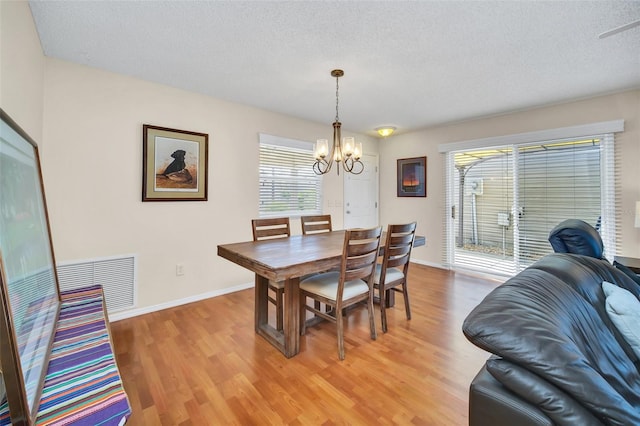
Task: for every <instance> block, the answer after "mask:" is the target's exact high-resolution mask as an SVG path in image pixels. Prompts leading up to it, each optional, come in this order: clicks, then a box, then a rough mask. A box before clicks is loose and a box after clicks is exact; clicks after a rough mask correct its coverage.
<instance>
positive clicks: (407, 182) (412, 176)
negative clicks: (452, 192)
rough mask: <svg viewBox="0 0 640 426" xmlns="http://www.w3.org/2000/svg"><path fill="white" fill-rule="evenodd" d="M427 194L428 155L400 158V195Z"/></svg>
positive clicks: (414, 195) (418, 195)
mask: <svg viewBox="0 0 640 426" xmlns="http://www.w3.org/2000/svg"><path fill="white" fill-rule="evenodd" d="M426 196H427V157H415V158H401V159H399V160H398V197H426Z"/></svg>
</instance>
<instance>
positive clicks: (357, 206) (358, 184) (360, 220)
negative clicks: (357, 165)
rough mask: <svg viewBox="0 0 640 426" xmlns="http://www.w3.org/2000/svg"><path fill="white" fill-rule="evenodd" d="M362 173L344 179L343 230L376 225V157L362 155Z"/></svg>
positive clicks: (349, 175) (348, 174)
mask: <svg viewBox="0 0 640 426" xmlns="http://www.w3.org/2000/svg"><path fill="white" fill-rule="evenodd" d="M360 161H362V162H363V163H364V171H363V172H362V173H360V174H359V175H354V174H351V173H347V174H346V175H345V178H344V228H345V229H348V228H371V227H374V226H377V225H378V156H377V155H370V154H369V155H367V154H365V155H363V156H362V158H361V160H360Z"/></svg>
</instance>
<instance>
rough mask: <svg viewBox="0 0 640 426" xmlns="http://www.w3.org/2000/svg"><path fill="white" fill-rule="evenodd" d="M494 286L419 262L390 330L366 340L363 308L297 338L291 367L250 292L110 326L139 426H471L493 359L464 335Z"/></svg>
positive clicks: (394, 311)
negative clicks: (341, 338) (260, 323)
mask: <svg viewBox="0 0 640 426" xmlns="http://www.w3.org/2000/svg"><path fill="white" fill-rule="evenodd" d="M497 284H498V283H497V282H492V281H486V280H483V279H480V278H477V277H472V276H469V275H464V274H460V273H457V274H456V273H454V272H450V271H445V270H441V269H436V268H431V267H426V266H422V265H417V264H412V265H411V267H410V272H409V285H410V289H409V292H410V297H411V299H410V302H411V311H412V319H411V320H410V321H407V319H406V318H405V313H404V304H403V301H402V298H401V297H399V298H397V303H396V306H395V307H394V308H391V309H389V310H388V311H387V312H388V321H389V331H388V333H386V334H383V333H382V330H381V329H380V312H379V310H378V309H379V307H378V306H376V327H377V328H378V339H377V340H376V341H372V340H371V339H370V337H369V327H368V322H367V315H366V309H365V308H364V307H362V308H360V307H358V308H356V309H355V310H353V311H351V312H350V313H349V316H348V318H347V321H346V322H345V348H346V359H345V360H344V361H342V362H341V361H339V360H338V353H337V341H336V334H335V325H334V324H331V323H328V322H324V323H322V324H319V325H316V326H314V327H312V328H309V329H307V334H306V335H305V336H302V337H301V351H300V354H299V355H297V356H295V357H293V358H291V359H286V358H285V357H284V356H283V355H282V354H281V353H280V352H279V351H278V350H277V349H275V348H273V347H272V346H271V345H269V344H268V343H267V342H266V341H265V340H264V339H262V338H261V337H259V336H257V335H256V334H255V333H254V329H253V318H254V315H253V307H254V305H253V300H254V296H253V294H254V293H253V290H252V289H250V290H244V291H240V292H237V293H232V294H228V295H225V296H220V297H216V298H212V299H207V300H203V301H200V302H196V303H192V304H188V305H183V306H180V307H176V308H172V309H167V310H163V311H159V312H155V313H151V314H147V315H143V316H138V317H135V318H130V319H126V320H121V321H118V322H114V323H112V324H111V330H112V335H113V343H114V348H115V352H116V356H117V360H118V365H119V368H120V372H121V374H122V378H123V381H124V386H125V389H126V390H127V393H128V395H129V399H130V402H131V406H132V408H133V414H132V416H131V418H130V420H129V422H128V423H127V425H130V426H136V425H272V424H273V425H277V424H289V425H338V424H351V425H372V424H380V425H391V424H414V425H466V424H468V421H467V403H468V386H469V383H470V382H471V380H472V378H473V377H474V375H475V374H476V372H477V371H478V369H479V368H480V367H481V366H482V364H483V363H484V361H485V359H486V358H487V357H488V354H487V353H486V352H483V351H482V350H480V349H478V348H476V347H475V346H473V345H472V344H471V343H469V342H468V341H467V340H466V339H465V337H464V336H463V334H462V332H461V325H462V321H463V320H464V318H465V317H466V315H467V314H468V313H469V311H470V310H471V309H472V308H473V307H474V306H475V305H476V304H477V303H478V302H479V301H480V300H481V299H482V298H483V297H484V296H485V295H486V294H487V293H488V292H489V291H490V290H492V289H493V288H495V287H496V286H497Z"/></svg>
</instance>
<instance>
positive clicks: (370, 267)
mask: <svg viewBox="0 0 640 426" xmlns="http://www.w3.org/2000/svg"><path fill="white" fill-rule="evenodd" d="M381 235H382V227H381V226H378V227H376V228H370V229H348V230H346V231H345V235H344V245H343V247H342V263H341V266H340V285H339V287H338V297H339V298H342V291H343V289H344V283H345V281H351V280H356V279H363V280H365V281H367V282H371V283H372V282H373V275H374V272H375V268H376V261H377V259H378V251H379V250H380V237H381Z"/></svg>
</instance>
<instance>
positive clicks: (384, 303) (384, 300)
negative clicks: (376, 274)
mask: <svg viewBox="0 0 640 426" xmlns="http://www.w3.org/2000/svg"><path fill="white" fill-rule="evenodd" d="M378 294H379V296H380V317H381V319H382V332H383V333H386V332H387V298H386V297H385V295H386V292H385V291H384V290H383V289H382V287H381V286H378Z"/></svg>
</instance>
